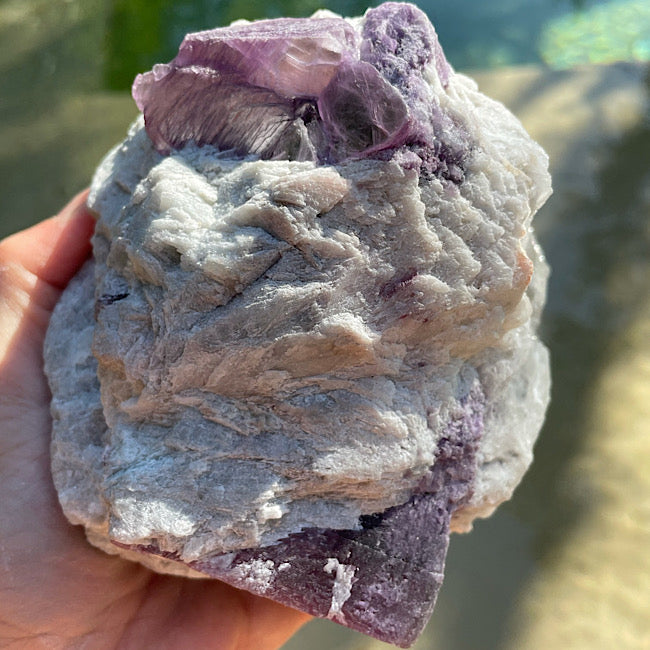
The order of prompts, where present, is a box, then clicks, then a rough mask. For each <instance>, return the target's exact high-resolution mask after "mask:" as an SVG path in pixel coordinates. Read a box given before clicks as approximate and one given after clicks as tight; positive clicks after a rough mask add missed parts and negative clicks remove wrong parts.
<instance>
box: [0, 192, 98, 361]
mask: <svg viewBox="0 0 650 650" xmlns="http://www.w3.org/2000/svg"><path fill="white" fill-rule="evenodd" d="M87 196H88V192H87V191H85V192H82V193H81V194H78V195H77V196H76V197H75V198H74V199H72V201H71V202H70V203H69V204H68V205H67V206H66V207H65V208H63V210H61V212H60V213H59V214H58V215H56V216H55V217H52V218H50V219H47V220H45V221H42V222H41V223H39V224H37V225H35V226H32V227H31V228H28V229H27V230H23V231H21V232H19V233H16V234H15V235H11V236H10V237H7V238H6V239H4V240H2V241H0V358H1V344H2V340H3V339H4V340H5V341H7V340H10V339H11V338H12V335H13V334H15V332H16V330H17V328H19V327H22V326H23V325H26V324H27V323H26V322H25V320H24V319H25V318H27V320H28V321H30V323H31V324H32V325H36V327H37V329H40V330H42V332H41V333H43V332H44V331H45V327H46V326H47V322H48V320H49V314H50V312H51V310H52V309H53V307H54V305H55V304H56V301H57V300H58V298H59V295H60V293H61V290H62V289H63V288H64V287H65V286H66V284H67V283H68V282H69V280H70V279H71V278H72V276H73V275H74V274H75V273H76V271H77V270H78V269H79V267H80V266H81V265H82V264H83V262H84V260H85V259H86V258H87V257H88V255H89V253H90V236H91V234H92V232H93V229H94V227H95V220H94V218H93V217H92V215H91V214H90V213H89V212H88V210H87V209H86V197H87Z"/></svg>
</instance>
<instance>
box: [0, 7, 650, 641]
mask: <svg viewBox="0 0 650 650" xmlns="http://www.w3.org/2000/svg"><path fill="white" fill-rule="evenodd" d="M310 1H311V0H310ZM616 1H617V2H619V4H626V3H625V2H621V0H616ZM240 4H241V3H237V2H227V1H224V2H222V3H217V2H213V1H212V0H196V1H194V2H190V1H189V0H188V1H187V2H178V1H177V2H171V1H169V0H149V1H148V2H146V3H145V2H142V1H134V0H131V1H130V2H127V0H114V1H113V2H108V1H107V0H0V141H1V142H2V143H3V147H2V148H0V194H1V195H2V203H1V204H0V210H1V211H2V212H1V216H0V236H3V235H4V234H7V233H8V232H11V231H13V230H15V229H16V228H18V227H19V226H20V225H22V224H26V223H29V222H34V221H38V220H40V219H41V218H43V217H44V216H47V215H48V214H49V213H51V212H52V211H53V210H55V209H56V207H58V206H59V205H61V204H62V203H63V202H64V201H65V200H66V199H67V198H68V197H69V196H70V195H71V194H72V193H73V192H75V191H77V190H78V189H81V188H82V187H83V186H84V185H86V184H87V183H88V180H89V177H90V173H91V172H92V170H93V169H94V167H95V166H96V164H97V162H98V160H99V158H100V157H101V156H102V155H103V154H104V153H105V152H106V151H107V150H108V148H109V147H110V146H111V145H112V144H114V143H115V142H117V141H118V140H120V139H121V138H122V137H123V135H124V133H125V130H126V127H127V125H128V123H129V122H130V121H131V120H132V119H133V117H134V116H135V107H134V105H133V102H132V101H131V99H130V98H129V96H128V94H127V93H126V92H124V91H115V90H110V89H108V87H110V88H118V87H125V86H126V85H128V84H130V81H131V77H132V76H133V74H134V72H135V71H138V70H141V69H143V68H147V67H149V66H150V64H151V62H153V61H154V60H157V59H168V58H170V57H171V56H172V55H173V51H172V50H169V49H168V48H170V44H171V47H172V48H173V49H175V47H176V45H177V43H178V41H179V40H180V38H181V36H182V33H183V32H184V31H186V30H189V29H198V28H202V27H205V26H206V25H208V24H215V23H223V22H227V21H229V20H230V19H233V18H236V17H241V16H242V15H247V16H248V17H256V16H258V15H261V13H258V12H261V11H262V10H263V9H262V8H264V10H266V11H267V12H268V14H267V15H279V14H281V13H288V14H294V15H298V14H300V13H302V14H306V13H311V11H312V9H313V8H314V6H312V5H311V4H309V3H304V2H298V0H290V2H289V3H287V2H279V1H278V2H275V3H266V2H265V3H264V4H261V3H258V4H255V3H248V4H247V5H246V6H247V11H248V12H249V13H248V14H242V13H241V12H239V6H240ZM570 4H571V3H568V2H563V1H562V0H552V1H547V2H544V1H542V0H531V1H530V2H526V3H524V2H523V0H509V1H508V2H500V3H479V2H474V3H470V2H469V0H459V1H458V2H457V3H435V4H434V3H431V5H430V6H428V9H429V13H430V15H432V16H433V18H434V20H435V22H436V25H437V27H438V30H439V32H440V34H441V39H442V41H443V43H444V44H445V47H446V49H447V52H448V54H449V57H450V59H451V60H452V62H453V63H454V64H455V65H456V66H457V67H463V66H464V65H465V63H467V62H471V61H476V60H477V59H476V57H479V58H481V57H482V59H483V60H484V61H487V62H488V63H491V62H492V63H493V62H497V63H498V62H504V61H506V62H525V61H532V60H534V57H536V56H538V54H537V49H536V48H537V45H538V44H537V41H536V35H537V34H539V33H540V31H539V30H540V27H541V26H543V24H544V22H545V21H546V20H547V19H548V18H549V17H550V16H551V15H558V16H559V15H560V14H562V13H566V11H568V10H569V8H570ZM573 4H576V3H573ZM580 4H583V5H584V7H583V9H584V11H585V12H589V10H590V9H591V8H593V6H594V5H596V4H598V5H602V6H604V5H605V3H593V2H588V1H585V2H583V3H580ZM627 4H629V2H628V3H627ZM330 6H331V7H332V8H335V9H337V10H339V11H343V13H348V14H353V13H359V12H360V11H361V10H362V7H360V6H359V5H357V6H355V5H354V4H351V3H349V2H348V3H346V4H342V5H341V6H338V7H337V6H335V5H330ZM424 6H425V8H427V5H424ZM145 7H147V8H148V9H147V10H145ZM470 7H473V9H471V10H470ZM571 8H573V7H571ZM154 9H155V11H153V10H154ZM148 12H152V13H151V14H149V13H148ZM236 12H239V13H236ZM526 12H527V16H526V17H525V18H524V17H522V16H521V14H522V13H526ZM152 15H154V16H155V17H156V18H155V20H154V21H153V22H152V19H151V16H152ZM585 15H586V14H585ZM556 24H560V23H556ZM523 42H526V46H525V47H524V46H523V45H522V43H523ZM136 46H137V47H136ZM513 52H514V54H513ZM649 76H650V75H649V73H648V70H647V69H646V68H644V67H643V66H641V65H624V66H612V67H596V66H593V67H587V68H581V69H578V70H573V71H566V72H550V71H548V70H542V69H541V68H538V67H521V68H513V67H508V68H503V69H500V70H497V71H492V72H484V73H481V74H479V75H477V78H478V80H479V83H480V85H481V87H482V89H484V90H485V91H486V92H487V93H488V94H490V95H493V96H495V97H497V98H501V99H502V100H503V101H505V103H506V104H507V105H508V106H510V107H511V108H512V109H513V110H514V112H515V113H516V114H517V115H519V116H520V117H521V119H522V120H523V122H524V124H525V126H526V127H527V128H528V129H529V130H530V131H531V132H532V134H533V135H534V136H535V137H536V138H537V139H538V140H539V141H540V142H541V143H542V144H543V146H544V147H545V148H546V149H547V150H548V151H549V154H550V156H551V169H552V173H553V175H554V185H555V194H554V195H553V197H552V198H551V200H550V201H549V203H548V205H547V206H546V208H544V210H543V212H542V213H541V214H540V215H539V218H538V221H537V229H538V232H539V234H540V238H541V240H542V243H543V245H544V247H545V250H546V253H547V256H548V258H549V261H550V263H551V266H552V267H553V274H552V276H551V284H550V292H549V306H548V309H547V312H546V318H545V321H544V332H543V336H544V338H545V340H546V341H547V342H548V344H549V346H550V348H551V351H552V359H553V374H554V382H555V383H554V390H553V401H552V404H551V408H550V411H549V415H548V420H547V424H546V426H545V428H544V431H543V433H542V436H541V438H540V441H539V443H538V445H537V448H536V460H535V463H534V465H533V467H532V469H531V471H530V472H529V474H528V475H527V476H526V478H525V480H524V482H523V484H522V485H521V487H520V489H519V490H518V491H517V493H516V496H515V498H514V500H513V501H512V502H511V503H509V504H507V505H506V506H504V507H502V508H501V509H500V510H499V511H498V512H497V513H496V515H495V516H493V517H492V518H491V519H489V520H486V521H481V522H478V523H477V524H476V527H475V530H474V532H473V533H471V534H470V535H467V536H455V537H454V538H452V544H451V548H450V553H449V559H448V570H447V579H446V582H445V585H444V587H443V590H442V592H441V595H440V599H439V603H438V607H437V609H436V612H435V613H434V617H433V619H432V622H431V624H430V625H429V626H428V628H427V631H426V633H425V635H424V637H423V638H422V640H421V641H420V642H418V644H417V645H416V648H418V649H419V650H424V649H426V650H443V649H444V650H464V649H468V650H469V649H472V650H475V649H477V648H481V650H483V649H486V650H490V649H491V648H500V649H501V648H502V649H512V650H519V649H523V650H540V649H542V648H562V649H566V648H569V649H571V648H575V649H577V650H592V649H596V650H600V648H602V649H603V650H604V649H605V648H607V649H609V648H617V649H618V648H622V649H624V650H627V649H632V648H646V647H650V623H649V622H648V616H647V613H648V612H649V611H650V553H648V551H649V550H650V471H648V468H650V411H649V408H650V406H649V405H650V255H649V252H650V160H649V158H650V154H649V153H648V152H650V114H649V108H648V107H649V106H650V82H649V81H648V79H649ZM307 647H309V648H311V649H313V650H319V649H321V650H333V649H340V650H352V649H354V650H377V649H378V648H382V647H386V648H387V647H388V646H386V645H385V644H379V643H376V642H374V641H371V640H369V639H366V638H364V637H362V636H360V635H358V634H355V633H353V632H350V631H347V630H345V629H343V628H340V627H338V626H335V625H334V624H331V623H328V622H316V623H313V624H310V625H309V626H307V627H306V628H305V629H304V630H303V631H302V632H301V633H299V635H298V637H296V638H295V639H294V640H293V641H290V642H289V643H288V644H287V645H286V650H302V649H304V648H307Z"/></svg>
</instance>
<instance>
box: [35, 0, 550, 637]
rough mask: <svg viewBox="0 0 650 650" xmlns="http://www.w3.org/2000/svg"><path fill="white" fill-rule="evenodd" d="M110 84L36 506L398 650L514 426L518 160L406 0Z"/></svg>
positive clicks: (527, 385)
mask: <svg viewBox="0 0 650 650" xmlns="http://www.w3.org/2000/svg"><path fill="white" fill-rule="evenodd" d="M133 94H134V97H135V100H136V102H137V104H138V106H139V108H140V109H141V111H142V113H143V115H142V116H141V118H140V119H139V120H138V121H136V123H135V124H134V125H133V126H132V127H131V129H130V131H129V133H128V135H127V138H126V139H125V140H124V142H122V143H121V144H120V145H118V146H117V147H116V148H115V149H113V151H111V152H110V153H109V154H108V155H107V157H106V158H105V160H104V161H103V162H102V163H101V165H100V166H99V168H98V169H97V172H96V174H95V177H94V180H93V184H92V188H91V194H90V197H89V207H90V208H91V209H92V210H93V211H94V212H95V213H96V214H97V228H96V234H95V237H94V242H93V243H94V256H93V259H92V261H90V262H88V263H87V265H86V266H85V267H84V269H82V271H81V272H80V273H79V274H78V275H77V277H76V278H75V279H74V280H73V281H72V282H71V284H70V286H69V287H68V289H67V290H66V291H65V293H64V295H63V296H62V299H61V301H60V302H59V305H58V306H57V308H56V311H55V313H54V316H53V318H52V322H51V325H50V329H49V332H48V337H47V341H46V346H45V360H46V372H47V375H48V378H49V381H50V386H51V389H52V394H53V399H52V415H53V421H54V424H53V442H52V470H53V476H54V482H55V485H56V488H57V491H58V494H59V498H60V501H61V504H62V506H63V510H64V512H65V514H66V516H67V517H68V519H69V520H70V521H71V522H72V523H75V524H81V525H83V526H84V527H85V529H86V532H87V536H88V539H89V540H90V541H91V542H92V543H93V544H95V545H96V546H98V547H100V548H102V549H104V550H105V551H107V552H109V553H117V554H120V555H123V556H125V557H128V558H130V559H133V560H136V561H139V562H141V563H143V564H145V565H147V566H149V567H151V568H153V569H155V570H157V571H160V572H166V573H178V574H182V575H188V576H194V577H200V576H204V577H205V576H210V577H214V578H218V579H221V580H224V581H226V582H228V583H230V584H233V585H235V586H237V587H241V588H243V589H247V590H249V591H251V592H253V593H257V594H261V595H264V596H267V597H269V598H272V599H274V600H277V601H279V602H281V603H285V604H288V605H290V606H292V607H296V608H299V609H302V610H304V611H306V612H309V613H311V614H313V615H315V616H320V617H327V618H330V619H332V620H334V621H336V622H338V623H341V624H343V625H347V626H349V627H352V628H354V629H357V630H360V631H362V632H365V633H367V634H370V635H372V636H374V637H376V638H379V639H382V640H384V641H388V642H390V643H393V644H396V645H399V646H402V647H408V646H409V645H411V644H412V643H413V642H414V641H415V639H416V638H417V636H418V634H419V633H420V632H421V630H422V628H423V627H424V625H425V624H426V622H427V620H428V618H429V616H430V614H431V611H432V609H433V606H434V603H435V599H436V595H437V593H438V590H439V588H440V585H441V583H442V579H443V572H444V563H445V555H446V551H447V546H448V543H449V534H450V532H451V531H466V530H469V528H470V527H471V523H472V520H473V519H474V518H475V517H484V516H487V515H489V514H490V513H491V512H492V511H493V510H494V508H495V507H496V506H497V505H498V504H499V503H501V502H502V501H504V500H506V499H508V498H509V497H510V495H511V494H512V491H513V490H514V488H515V487H516V485H517V483H518V482H519V481H520V479H521V477H522V476H523V474H524V472H525V471H526V468H527V467H528V465H529V464H530V462H531V460H532V447H533V443H534V441H535V438H536V436H537V433H538V431H539V429H540V427H541V424H542V421H543V418H544V412H545V409H546V405H547V402H548V396H549V364H548V355H547V352H546V349H545V348H544V346H543V345H542V344H541V343H540V342H539V340H538V338H537V336H536V333H535V332H536V328H537V325H538V321H539V318H540V312H541V309H542V306H543V303H544V294H545V286H546V278H547V268H546V265H545V263H544V260H543V257H542V255H541V252H540V250H539V248H538V246H537V244H536V242H535V238H534V234H533V231H532V229H531V219H532V217H533V215H534V214H535V212H536V211H537V210H538V209H539V208H540V206H541V205H542V204H543V203H544V201H545V200H546V198H547V197H548V195H549V194H550V191H551V190H550V178H549V175H548V172H547V158H546V155H545V154H544V152H543V151H542V150H541V149H540V147H539V146H538V145H537V144H535V143H534V142H533V141H532V140H531V139H530V138H529V136H528V135H527V134H526V133H525V131H524V130H523V128H522V126H521V125H520V123H519V122H518V121H517V120H516V119H515V118H514V117H513V116H512V115H511V114H510V113H509V112H508V111H507V110H506V109H505V108H504V107H503V106H501V105H500V104H498V103H496V102H494V101H492V100H490V99H488V98H487V97H485V96H483V95H482V94H480V93H479V92H478V90H477V88H476V85H475V84H474V82H472V81H471V80H470V79H468V78H467V77H465V76H463V75H461V74H457V73H455V72H454V71H453V69H452V68H451V66H450V65H449V64H448V63H447V61H446V59H445V57H444V54H443V52H442V50H441V48H440V45H439V43H438V39H437V36H436V33H435V31H434V29H433V27H432V26H431V24H430V23H429V21H428V19H427V18H426V16H425V15H424V14H423V13H422V12H421V11H420V10H419V9H417V8H416V7H415V6H413V5H410V4H398V3H387V4H384V5H381V6H379V7H377V8H376V9H371V10H369V11H368V12H367V13H366V14H365V16H363V17H361V18H353V19H343V18H340V17H338V16H336V15H334V14H331V13H329V12H318V13H317V14H315V15H314V16H313V17H312V18H310V19H277V20H265V21H259V22H254V23H246V22H238V23H235V24H233V25H231V26H229V27H224V28H220V29H214V30H209V31H205V32H200V33H197V34H190V35H188V36H187V37H186V38H185V40H184V41H183V43H182V45H181V46H180V49H179V53H178V55H177V56H176V58H175V59H174V60H173V61H171V62H170V63H168V64H164V65H158V66H155V67H154V69H153V70H152V71H151V72H147V73H145V74H143V75H139V76H138V77H137V78H136V80H135V83H134V86H133Z"/></svg>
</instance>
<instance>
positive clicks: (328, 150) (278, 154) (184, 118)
mask: <svg viewBox="0 0 650 650" xmlns="http://www.w3.org/2000/svg"><path fill="white" fill-rule="evenodd" d="M432 63H433V65H434V69H435V70H436V72H437V74H438V76H439V78H440V81H441V84H442V86H443V87H445V86H446V85H447V83H448V80H449V75H450V74H451V68H450V66H449V64H448V63H447V61H446V59H445V57H444V55H443V53H442V50H441V48H440V45H439V43H438V39H437V36H436V33H435V30H434V29H433V27H432V25H431V23H429V21H428V19H427V17H426V15H425V14H424V13H423V12H422V11H420V10H419V9H418V8H417V7H415V6H414V5H410V4H401V3H386V4H384V5H381V6H379V7H377V8H376V9H372V10H370V11H368V13H367V14H366V17H365V22H364V26H363V28H362V29H361V31H360V32H359V31H357V29H355V27H354V26H353V24H352V23H351V22H348V21H347V20H343V19H342V18H337V17H315V18H311V19H297V18H281V19H275V20H263V21H259V22H255V23H246V24H236V25H231V26H230V27H224V28H219V29H213V30H209V31H204V32H198V33H196V34H189V35H188V36H186V37H185V39H184V41H183V43H182V44H181V47H180V49H179V53H178V55H177V56H176V57H175V58H174V60H173V61H171V63H169V64H167V65H159V66H155V67H154V69H153V70H152V71H151V72H147V73H145V74H142V75H138V77H136V80H135V82H134V85H133V96H134V98H135V101H136V103H137V105H138V107H139V108H140V110H141V111H142V112H143V113H144V116H145V125H146V129H147V133H148V134H149V137H150V138H151V140H152V142H153V143H154V145H155V147H156V148H157V149H158V150H159V151H160V152H161V153H169V152H170V151H171V150H172V149H181V148H182V147H183V146H185V144H187V143H189V142H193V143H195V144H197V145H199V146H200V145H214V146H216V147H218V148H219V149H221V150H232V151H233V153H234V154H235V155H238V156H247V155H253V156H259V157H261V158H263V159H289V160H312V161H314V162H320V163H327V164H330V163H336V162H341V161H344V160H346V159H355V158H373V157H378V158H381V159H386V158H387V157H388V158H390V157H391V155H392V153H395V152H400V151H401V153H400V155H398V156H397V158H396V159H397V160H406V159H407V158H408V155H407V156H405V155H404V154H405V151H404V150H405V149H408V150H409V151H411V152H413V153H415V154H416V155H417V156H418V157H419V158H420V159H421V161H422V163H421V165H420V166H421V171H422V172H424V173H427V174H437V175H439V176H441V177H444V178H447V179H450V180H453V181H455V182H459V181H460V180H462V170H461V171H459V169H457V168H456V167H460V164H461V163H462V159H463V157H464V152H466V151H467V150H468V148H469V147H468V145H467V144H466V142H465V138H463V137H462V136H460V137H458V136H454V135H453V134H446V133H445V131H446V130H447V129H448V128H451V129H452V130H453V131H454V132H456V133H457V132H459V128H458V126H457V125H455V124H453V123H452V122H451V121H450V120H449V118H448V117H446V116H445V115H443V114H442V112H441V111H440V109H439V107H438V106H437V101H436V98H435V96H434V94H433V91H432V89H431V88H430V86H429V83H428V82H427V81H425V79H424V72H425V69H426V68H427V66H430V65H431V64H432ZM450 139H451V140H452V141H454V146H450V145H449V144H448V141H450ZM456 141H458V142H456ZM449 151H451V154H450V155H447V154H448V152H449ZM391 152H392V153H391ZM409 155H410V154H409ZM445 155H447V157H449V158H450V159H453V161H454V165H455V167H454V168H453V169H452V170H451V172H448V166H447V165H446V164H445V162H444V161H443V162H442V163H441V162H440V159H441V156H442V157H444V156H445Z"/></svg>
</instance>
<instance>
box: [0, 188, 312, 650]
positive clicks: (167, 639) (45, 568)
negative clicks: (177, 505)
mask: <svg viewBox="0 0 650 650" xmlns="http://www.w3.org/2000/svg"><path fill="white" fill-rule="evenodd" d="M85 200H86V193H82V194H79V195H78V196H76V197H75V198H74V199H73V200H72V201H71V202H70V203H69V204H68V205H67V206H66V207H65V208H64V209H63V210H62V211H61V212H60V214H58V215H57V216H55V217H52V218H51V219H48V220H46V221H43V222H42V223H40V224H38V225H36V226H33V227H32V228H29V229H28V230H24V231H22V232H19V233H17V234H15V235H12V236H11V237H8V238H7V239H5V240H3V241H1V242H0V494H1V495H2V496H1V498H0V647H2V648H12V649H14V648H15V649H17V648H26V649H27V648H28V649H29V650H34V649H38V648H48V650H49V649H58V648H91V649H92V650H100V649H102V650H103V649H111V648H119V649H120V650H122V649H126V650H128V649H130V648H137V649H140V648H159V649H170V650H171V649H175V648H179V649H180V648H200V649H210V650H249V649H253V648H254V649H255V650H270V649H271V648H278V647H280V646H281V645H282V644H283V643H284V642H285V641H286V640H287V639H288V638H289V637H290V636H291V635H292V634H293V633H294V632H295V631H296V630H297V629H298V628H299V627H300V626H301V625H302V624H303V623H305V622H306V621H307V620H308V619H309V617H308V616H307V615H306V614H303V613H301V612H298V611H295V610H292V609H289V608H287V607H284V606H282V605H279V604H277V603H274V602H272V601H270V600H267V599H265V598H260V597H258V596H254V595H252V594H249V593H247V592H244V591H240V590H238V589H235V588H233V587H230V586H228V585H225V584H223V583H221V582H218V581H215V580H191V579H186V578H178V577H173V576H162V575H158V574H155V573H153V572H151V571H149V570H147V569H145V568H143V567H141V566H139V565H136V564H133V563H130V562H127V561H125V560H122V559H119V558H117V557H114V556H108V555H106V554H104V553H102V552H101V551H98V550H97V549H95V548H94V547H92V546H90V545H89V544H88V543H87V542H86V540H85V537H84V533H83V531H82V529H81V528H80V527H76V526H72V525H70V524H69V523H68V522H67V520H66V519H65V517H64V516H63V514H62V512H61V509H60V507H59V504H58V501H57V497H56V493H55V490H54V485H53V484H52V479H51V475H50V453H49V443H50V431H51V419H50V412H49V402H50V393H49V389H48V386H47V382H46V379H45V376H44V374H43V360H42V347H43V339H44V336H45V332H46V329H47V325H48V322H49V319H50V314H51V312H52V309H53V308H54V305H55V304H56V302H57V300H58V298H59V296H60V294H61V291H62V290H63V289H64V288H65V286H66V284H67V283H68V281H69V280H70V279H71V278H72V276H73V275H74V274H75V272H76V271H77V270H78V269H79V267H80V266H81V264H82V263H83V262H84V260H85V259H86V258H87V257H88V255H89V254H90V236H91V234H92V231H93V227H94V219H93V217H92V216H91V215H90V214H89V213H88V212H87V211H86V209H85Z"/></svg>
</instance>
